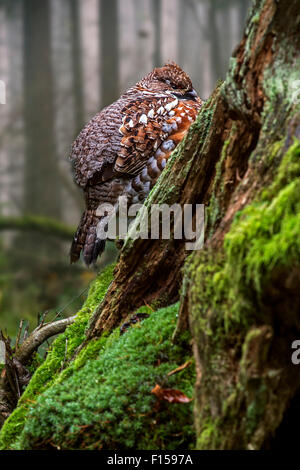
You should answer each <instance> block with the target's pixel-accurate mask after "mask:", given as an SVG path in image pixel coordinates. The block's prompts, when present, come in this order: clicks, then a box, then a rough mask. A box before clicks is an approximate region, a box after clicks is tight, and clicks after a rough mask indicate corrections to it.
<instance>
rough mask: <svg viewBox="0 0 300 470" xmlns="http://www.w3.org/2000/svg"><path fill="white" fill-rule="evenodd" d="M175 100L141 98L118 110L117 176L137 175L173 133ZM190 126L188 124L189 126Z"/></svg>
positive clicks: (171, 97) (176, 103)
mask: <svg viewBox="0 0 300 470" xmlns="http://www.w3.org/2000/svg"><path fill="white" fill-rule="evenodd" d="M178 104H179V102H178V99H177V98H174V97H173V96H168V97H166V96H162V97H157V98H156V99H153V97H151V96H149V97H146V98H145V97H141V98H139V99H136V100H135V101H132V102H130V103H129V104H128V105H127V106H125V107H124V108H123V109H122V125H121V126H120V129H119V132H120V134H121V135H122V140H121V148H120V150H119V152H118V157H117V159H116V162H115V167H114V168H115V170H116V171H117V172H119V173H123V174H124V173H125V174H128V175H132V176H134V175H137V174H138V173H139V172H140V171H141V169H142V168H143V167H144V166H145V164H146V162H147V161H148V159H149V158H150V157H151V156H152V155H154V154H155V152H156V151H157V149H158V148H159V147H160V146H161V144H162V143H163V142H164V141H165V140H167V139H168V138H169V136H170V135H171V134H172V133H173V132H174V131H175V130H176V129H177V123H176V115H175V114H176V113H175V111H174V109H175V108H176V107H178ZM189 124H190V123H189Z"/></svg>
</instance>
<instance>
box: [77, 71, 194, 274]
mask: <svg viewBox="0 0 300 470" xmlns="http://www.w3.org/2000/svg"><path fill="white" fill-rule="evenodd" d="M201 104H202V102H201V99H200V98H199V97H198V96H197V93H196V92H195V90H194V89H193V86H192V83H191V80H190V78H189V77H188V75H187V74H186V73H185V72H184V71H183V70H182V69H181V68H180V67H179V66H178V65H176V64H175V63H171V64H166V65H165V66H164V67H161V68H156V69H154V70H153V71H152V72H151V73H149V74H148V75H147V76H146V77H144V78H143V79H142V80H140V81H139V82H138V83H137V84H136V85H135V86H133V87H131V88H130V89H129V90H128V91H127V92H126V93H124V94H123V95H122V96H121V97H120V98H119V99H118V101H116V102H115V103H113V104H111V105H110V106H108V107H106V108H104V109H103V110H102V111H101V112H100V113H98V114H97V115H96V116H95V117H94V118H93V119H92V120H91V121H90V122H89V123H88V124H87V125H86V126H85V127H84V129H83V130H82V131H81V132H80V134H79V136H78V137H77V139H76V140H75V142H74V144H73V147H72V154H71V161H72V164H73V169H74V178H75V181H76V183H77V184H78V185H79V186H80V187H82V189H83V191H84V194H85V203H86V210H85V212H84V213H83V215H82V218H81V221H80V224H79V227H78V229H77V232H76V234H75V236H74V240H73V243H72V247H71V262H75V261H77V260H78V258H79V256H80V253H81V251H83V258H84V261H85V263H86V264H87V265H89V264H91V263H92V262H95V261H96V260H97V257H98V255H99V254H101V252H102V251H103V249H104V246H105V241H104V240H99V239H97V233H96V230H97V225H98V224H101V223H102V222H103V223H104V221H102V220H101V218H99V217H97V215H96V211H97V208H98V206H99V205H100V204H101V203H105V202H106V203H110V204H112V205H117V202H118V198H119V196H121V195H126V196H127V197H128V200H129V201H128V202H129V203H135V202H142V201H143V200H144V199H145V198H146V197H147V195H148V193H149V191H150V189H151V188H152V187H153V186H154V184H155V183H156V181H157V179H158V177H159V175H160V174H161V172H162V171H163V169H164V168H165V165H166V162H167V160H168V158H169V156H170V154H171V152H172V151H173V149H174V148H175V147H176V146H177V145H178V143H179V142H180V141H181V140H182V139H183V137H184V135H185V134H186V132H187V130H188V128H189V126H190V125H191V123H192V122H193V121H194V120H195V118H196V116H197V113H198V111H199V109H200V107H201Z"/></svg>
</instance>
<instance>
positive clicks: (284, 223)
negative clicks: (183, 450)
mask: <svg viewBox="0 0 300 470" xmlns="http://www.w3.org/2000/svg"><path fill="white" fill-rule="evenodd" d="M282 145H283V142H282V141H281V145H279V143H278V142H276V143H275V144H274V147H273V148H271V149H270V155H266V158H267V159H268V158H269V157H270V158H271V160H272V162H273V163H274V162H275V161H277V160H278V157H279V156H281V163H280V165H279V167H277V170H275V171H273V173H274V180H273V182H272V183H271V184H270V185H269V186H268V187H265V188H264V189H262V190H261V191H260V193H259V194H258V195H257V197H256V198H255V199H254V200H253V202H252V203H251V204H249V205H248V206H246V207H245V208H244V209H243V210H241V211H240V212H239V213H238V214H237V215H236V217H235V220H234V221H233V223H232V225H231V227H230V230H229V232H228V233H227V235H226V236H225V239H224V245H223V247H222V249H221V250H219V251H218V252H212V251H211V250H210V249H209V248H206V249H205V250H203V251H202V252H199V253H195V254H193V255H192V256H191V257H190V258H189V260H188V262H187V264H186V267H185V270H186V277H187V278H188V279H189V284H190V304H191V315H190V322H191V326H192V330H193V334H194V336H195V337H196V338H197V344H198V345H199V346H198V347H199V349H200V351H201V360H202V362H203V364H204V365H203V367H204V370H203V376H204V378H203V379H202V391H201V392H200V395H201V396H202V399H203V403H207V397H206V395H205V394H207V391H208V390H209V389H211V387H212V383H213V380H217V379H218V380H219V381H221V383H223V382H222V369H223V370H224V371H225V370H226V367H227V366H226V364H227V361H229V358H228V354H227V353H225V352H226V351H228V350H230V348H231V347H232V344H234V348H235V354H237V355H241V358H242V359H241V362H240V369H239V382H238V383H237V384H235V385H234V387H233V388H232V386H231V385H230V383H226V386H224V387H223V390H221V391H218V392H216V391H215V393H214V397H215V398H214V399H215V400H216V399H217V398H216V397H218V400H220V399H222V400H223V403H222V406H221V410H222V412H221V413H220V414H219V415H218V416H217V418H215V419H213V418H212V416H211V413H210V411H204V410H203V409H202V408H201V406H200V408H199V411H198V422H199V423H200V424H199V429H200V431H199V433H198V440H197V448H217V447H216V446H217V441H216V439H217V437H216V436H217V434H215V430H216V429H217V428H220V427H222V426H223V425H224V426H225V425H228V422H229V421H230V420H233V421H234V420H235V419H236V415H234V412H233V410H238V411H239V412H240V413H241V416H242V415H243V413H245V420H244V421H243V423H244V424H242V425H241V426H245V436H248V437H249V439H250V437H251V436H252V435H253V433H254V432H255V430H256V428H257V426H258V424H259V422H260V421H261V419H262V417H263V415H264V413H265V408H266V403H267V401H268V400H267V399H268V397H267V393H266V389H265V388H264V387H265V385H264V383H263V382H262V383H261V386H259V387H257V390H256V389H254V392H253V391H251V392H250V390H248V389H247V390H248V391H247V392H246V388H247V387H248V386H249V387H250V385H249V384H248V379H247V377H248V372H247V371H248V369H249V368H250V369H251V367H254V365H253V364H252V360H253V358H252V354H251V351H250V352H249V351H248V350H249V348H250V346H251V345H250V343H251V344H252V342H254V343H256V342H257V341H256V340H257V338H258V337H259V336H260V335H261V334H262V333H261V330H260V329H259V328H258V329H256V328H253V329H250V330H249V327H251V326H252V325H262V324H264V322H265V324H268V320H267V317H264V315H267V311H265V310H264V304H263V302H264V300H263V297H262V294H263V292H264V291H265V288H266V287H267V286H268V284H269V283H270V282H272V273H273V272H274V269H276V270H278V269H280V270H281V271H282V270H283V272H288V271H289V270H290V269H291V268H292V267H293V266H295V264H296V265H299V259H300V239H299V233H300V141H299V140H297V139H295V140H294V143H293V144H292V145H291V146H290V148H289V149H288V150H287V151H286V152H285V154H284V155H283V156H282V154H283V149H282ZM247 331H248V334H247ZM267 347H268V344H266V349H264V348H262V350H261V352H260V356H259V357H260V360H261V361H263V360H264V359H263V356H264V354H267ZM248 352H249V354H248ZM218 354H219V356H218ZM215 358H217V359H216V361H215ZM215 363H216V364H217V369H216V368H215V365H214V364H215ZM229 367H230V361H229ZM220 371H221V372H220ZM224 376H226V372H225V375H224ZM245 387H246V388H245ZM239 390H240V393H239V392H238V391H239ZM243 394H245V395H246V398H245V396H244V399H245V400H246V401H245V403H246V409H245V411H242V410H241V409H240V408H239V407H240V406H242V405H241V403H240V401H239V400H240V397H241V396H242V395H243ZM221 397H222V398H221ZM215 406H217V405H215ZM233 416H234V417H233ZM218 420H219V421H218ZM206 422H207V426H206V425H204V424H205V423H206ZM201 423H202V424H201ZM203 423H204V424H203ZM220 423H223V424H220ZM227 439H229V437H227ZM242 439H244V437H241V441H240V443H239V445H240V446H241V447H243V446H244V445H245V441H243V440H242ZM228 442H229V441H226V443H225V442H224V441H222V445H221V447H222V448H223V446H225V447H226V445H229V446H230V445H231V444H230V443H228Z"/></svg>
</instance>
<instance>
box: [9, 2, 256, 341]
mask: <svg viewBox="0 0 300 470" xmlns="http://www.w3.org/2000/svg"><path fill="white" fill-rule="evenodd" d="M248 6H249V0H0V80H1V81H3V82H4V83H5V87H6V103H5V104H0V329H3V330H7V332H8V333H9V334H10V335H12V336H14V335H15V333H16V329H17V325H18V323H19V321H20V319H21V318H23V319H26V320H27V321H28V322H30V323H31V324H35V322H36V318H37V315H38V314H41V313H43V312H45V311H49V312H50V314H49V319H51V318H53V317H54V316H55V315H57V314H59V315H61V316H66V315H69V314H71V313H74V312H75V311H76V309H78V307H79V306H80V305H81V304H82V301H83V299H84V297H85V295H86V290H87V286H88V285H89V283H90V281H91V279H93V278H94V277H95V275H96V273H95V272H94V271H92V270H87V269H85V267H84V265H83V263H82V262H80V263H78V264H77V265H72V266H70V264H69V256H68V253H69V248H70V242H71V234H72V230H73V229H74V230H75V227H76V226H77V223H78V221H79V218H80V214H81V211H82V208H83V198H82V195H81V194H80V190H79V189H78V188H77V187H76V186H75V184H74V183H73V181H72V175H71V169H70V165H69V161H68V156H69V153H70V146H71V143H72V141H73V140H74V138H75V137H76V135H77V134H78V132H79V131H80V129H81V128H82V127H83V125H84V124H85V123H86V122H87V121H88V120H89V119H90V118H91V117H92V116H93V115H94V114H96V113H97V112H98V111H99V110H100V109H101V108H102V107H103V106H106V105H108V104H110V103H111V102H112V101H114V100H115V99H116V98H118V97H119V95H120V94H121V93H122V92H123V91H125V90H126V89H127V88H128V87H129V86H131V85H132V84H134V83H135V82H136V81H137V80H138V79H140V78H141V77H142V76H144V75H146V74H147V73H148V72H149V71H150V70H151V69H152V68H153V67H154V66H160V65H163V64H164V63H165V62H166V61H169V60H175V61H176V62H177V63H178V64H179V65H181V66H182V67H183V68H184V70H185V71H186V72H187V73H188V74H189V75H190V76H191V78H192V81H193V84H194V87H195V88H196V89H197V91H198V93H199V94H200V96H201V97H202V98H204V99H206V98H208V96H209V95H210V93H211V91H212V90H213V88H214V86H215V83H216V81H217V80H218V79H220V78H221V79H222V78H224V77H225V74H226V71H227V68H228V60H229V57H230V55H231V53H232V51H233V49H234V47H235V46H236V45H237V44H238V42H239V40H240V38H241V36H242V31H243V27H244V23H245V19H246V14H247V9H248ZM107 246H108V247H107V250H106V253H105V256H104V257H103V258H102V260H101V262H102V265H103V264H104V263H107V262H108V261H110V260H111V259H112V258H113V257H115V256H116V249H115V248H114V245H113V244H111V243H109V244H107ZM99 267H101V266H100V265H99V266H98V268H99Z"/></svg>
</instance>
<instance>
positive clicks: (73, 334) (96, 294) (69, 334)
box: [0, 265, 114, 449]
mask: <svg viewBox="0 0 300 470" xmlns="http://www.w3.org/2000/svg"><path fill="white" fill-rule="evenodd" d="M113 269H114V265H111V266H108V267H107V268H106V269H104V270H103V272H102V273H100V275H99V276H98V277H97V279H96V280H95V281H94V282H93V283H92V285H91V288H90V291H89V295H88V297H87V299H86V301H85V303H84V305H83V307H82V309H81V310H80V311H79V312H78V314H77V318H76V321H75V322H74V323H73V324H72V325H70V326H69V327H68V328H67V329H66V331H65V332H64V333H63V334H62V335H60V336H58V338H57V339H56V340H55V341H54V342H53V344H52V346H51V349H50V351H49V353H48V355H47V358H46V360H45V361H44V363H43V364H42V365H41V366H40V367H39V368H38V369H37V370H36V372H35V373H34V375H33V377H32V379H31V381H30V383H29V385H28V387H27V388H26V390H25V392H24V393H23V395H22V396H21V398H20V400H19V403H18V407H17V408H16V409H15V410H14V412H13V413H12V414H11V415H10V417H9V418H8V419H7V420H6V421H5V423H4V426H3V427H2V429H1V432H0V449H1V448H8V447H9V446H10V445H11V443H12V442H13V441H14V439H15V438H16V437H17V436H18V435H19V433H20V430H21V429H22V428H23V426H24V422H25V418H26V414H27V411H28V407H29V406H30V405H31V404H32V403H34V402H35V401H36V398H37V397H38V396H39V395H40V394H41V393H43V392H44V391H45V390H46V389H47V388H49V387H50V386H51V385H52V384H53V383H55V381H57V380H58V378H59V375H60V373H61V369H62V366H63V365H64V361H65V359H66V360H67V361H68V360H69V359H70V358H71V357H72V355H73V353H74V352H75V350H76V348H77V347H78V346H79V345H80V344H81V343H82V342H83V340H84V338H85V329H86V327H87V324H88V320H89V318H90V316H91V313H92V311H93V310H94V309H95V308H96V307H97V305H99V303H100V302H101V300H102V299H103V297H104V295H105V292H106V290H107V288H108V286H109V284H110V282H111V280H112V274H113ZM66 349H67V351H66ZM86 354H87V356H88V353H86Z"/></svg>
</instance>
